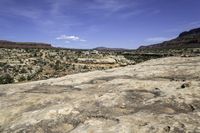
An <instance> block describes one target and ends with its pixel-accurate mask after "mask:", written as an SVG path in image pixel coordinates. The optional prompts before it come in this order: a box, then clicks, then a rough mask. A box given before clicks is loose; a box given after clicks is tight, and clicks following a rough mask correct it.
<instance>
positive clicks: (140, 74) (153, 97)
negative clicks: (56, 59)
mask: <svg viewBox="0 0 200 133" xmlns="http://www.w3.org/2000/svg"><path fill="white" fill-rule="evenodd" d="M199 66H200V57H190V58H181V57H168V58H162V59H154V60H150V61H146V62H144V63H140V64H137V65H135V66H126V67H123V68H114V69H109V70H105V71H93V72H88V73H80V74H75V75H69V76H65V77H62V78H56V79H48V80H43V81H35V82H30V83H23V84H11V85H1V86H0V132H3V133H11V132H15V133H22V132H27V133H66V132H70V133H168V132H169V133H200V67H199Z"/></svg>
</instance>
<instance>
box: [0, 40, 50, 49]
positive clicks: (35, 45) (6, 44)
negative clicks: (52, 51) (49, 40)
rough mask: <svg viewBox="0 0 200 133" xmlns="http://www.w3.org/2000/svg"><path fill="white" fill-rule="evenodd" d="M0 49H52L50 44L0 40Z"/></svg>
mask: <svg viewBox="0 0 200 133" xmlns="http://www.w3.org/2000/svg"><path fill="white" fill-rule="evenodd" d="M0 48H53V47H52V46H51V44H46V43H35V42H12V41H6V40H0Z"/></svg>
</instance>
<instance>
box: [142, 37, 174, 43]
mask: <svg viewBox="0 0 200 133" xmlns="http://www.w3.org/2000/svg"><path fill="white" fill-rule="evenodd" d="M171 39H172V37H151V38H147V39H146V40H145V41H146V42H147V43H160V42H164V41H168V40H171Z"/></svg>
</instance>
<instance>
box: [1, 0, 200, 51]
mask: <svg viewBox="0 0 200 133" xmlns="http://www.w3.org/2000/svg"><path fill="white" fill-rule="evenodd" d="M199 13H200V0H0V39H1V40H11V41H25V42H26V41H28V42H46V43H51V44H53V45H54V46H58V47H69V48H94V47H99V46H105V47H118V48H137V47H139V46H140V45H148V44H154V43H157V42H161V41H164V40H168V39H171V38H174V37H176V36H177V35H178V34H179V33H180V32H182V31H185V30H189V29H192V28H196V27H200V15H199Z"/></svg>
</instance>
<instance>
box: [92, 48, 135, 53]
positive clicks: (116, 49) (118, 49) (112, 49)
mask: <svg viewBox="0 0 200 133" xmlns="http://www.w3.org/2000/svg"><path fill="white" fill-rule="evenodd" d="M93 50H97V51H117V52H121V51H131V50H132V49H125V48H108V47H96V48H94V49H93Z"/></svg>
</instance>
